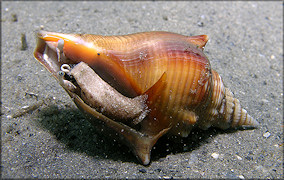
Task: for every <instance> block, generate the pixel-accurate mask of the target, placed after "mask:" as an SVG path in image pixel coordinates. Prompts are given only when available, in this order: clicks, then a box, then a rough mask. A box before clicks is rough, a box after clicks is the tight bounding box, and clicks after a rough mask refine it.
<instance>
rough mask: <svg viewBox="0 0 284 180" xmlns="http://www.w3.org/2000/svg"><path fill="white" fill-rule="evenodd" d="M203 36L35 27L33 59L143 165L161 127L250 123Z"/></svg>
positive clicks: (176, 129) (180, 130) (177, 129)
mask: <svg viewBox="0 0 284 180" xmlns="http://www.w3.org/2000/svg"><path fill="white" fill-rule="evenodd" d="M207 40H208V38H207V36H206V35H200V36H183V35H179V34H175V33H170V32H144V33H137V34H130V35H124V36H100V35H90V34H63V33H54V32H45V31H40V32H39V33H38V45H37V47H36V49H35V51H34V56H35V58H36V59H37V60H38V61H39V62H41V63H42V64H43V65H44V66H45V67H46V68H47V70H48V71H49V72H50V73H52V74H53V76H54V77H55V78H56V79H57V80H58V81H59V82H60V84H61V85H62V87H63V88H64V89H65V90H66V91H67V92H68V94H69V95H70V96H71V98H72V99H73V100H74V102H75V103H76V105H77V106H78V107H79V108H80V109H81V110H82V111H84V112H85V113H87V114H89V115H91V116H92V117H94V118H93V120H92V122H102V123H103V124H104V125H105V126H106V127H109V128H110V129H112V130H113V131H115V132H116V133H117V134H119V135H120V138H121V139H122V140H124V142H125V143H126V144H127V145H128V146H129V147H130V148H131V149H132V150H133V152H134V154H135V155H136V156H137V158H138V159H139V160H140V161H141V162H142V163H143V164H144V165H147V164H149V163H150V152H151V149H152V147H153V146H154V144H155V143H156V142H157V140H158V139H159V138H160V137H161V136H163V135H164V134H166V133H169V134H173V135H180V136H182V137H187V136H188V134H189V133H190V131H191V130H192V128H193V127H199V128H201V129H208V128H209V127H211V126H214V127H219V128H222V129H227V128H230V127H256V126H257V125H258V122H257V121H256V120H254V119H253V118H252V117H251V116H250V115H249V114H248V113H247V111H246V110H244V109H242V108H241V106H240V102H239V100H238V99H236V98H234V97H233V94H232V92H231V91H230V90H229V89H228V88H225V86H224V84H223V81H222V79H221V77H220V76H219V74H218V73H217V72H216V71H214V70H212V69H211V67H210V63H209V61H208V59H207V57H206V56H205V55H204V53H203V48H204V46H205V44H206V43H207Z"/></svg>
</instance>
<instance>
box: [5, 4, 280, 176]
mask: <svg viewBox="0 0 284 180" xmlns="http://www.w3.org/2000/svg"><path fill="white" fill-rule="evenodd" d="M1 12H2V17H1V24H2V29H1V30H2V31H1V32H2V34H1V35H2V42H1V46H2V47H1V48H2V49H1V50H2V54H1V85H2V86H1V98H2V99H1V103H2V107H1V108H2V109H1V110H2V114H1V140H2V151H1V155H2V156H1V175H2V178H33V177H35V178H131V179H133V178H155V179H157V178H164V179H170V178H174V179H176V178H240V179H243V178H245V179H246V178H283V104H282V102H283V70H282V69H283V17H282V15H283V4H282V2H281V1H278V2H230V1H228V2H214V1H212V2H184V1H178V2H173V1H172V2H154V1H146V2H142V1H140V2H98V1H91V2H79V1H78V2H76V1H73V2H67V1H63V2H59V1H58V2H57V1H54V2H36V1H34V2H33V1H31V2H12V1H6V2H2V9H1ZM40 28H43V29H44V30H47V31H55V32H64V33H91V34H101V35H119V34H129V33H135V32H141V31H154V30H164V31H171V32H176V33H180V34H183V35H199V34H207V35H208V36H209V38H210V40H209V42H208V44H207V45H206V47H205V50H204V51H205V53H206V55H207V56H208V58H209V59H210V62H211V66H212V68H213V69H215V70H216V71H217V72H219V74H220V75H221V76H222V78H223V80H224V82H225V84H226V86H227V87H229V88H230V89H231V90H232V92H233V93H234V94H235V96H236V97H237V98H238V99H239V100H240V101H241V104H242V106H243V107H244V108H245V109H247V110H248V112H249V113H250V115H251V116H253V117H254V118H255V119H257V120H258V122H259V123H260V126H259V128H258V129H253V130H241V131H235V130H227V131H222V130H218V129H214V128H210V129H209V130H207V131H201V130H195V131H193V133H192V134H190V136H189V137H188V138H186V139H183V140H182V142H175V141H174V140H168V139H167V138H166V137H164V138H162V139H160V141H158V143H157V145H156V146H155V147H154V149H153V150H152V162H151V164H150V165H149V166H143V165H141V164H139V162H138V161H137V160H136V158H135V157H134V155H133V154H132V153H131V152H129V149H128V147H126V146H124V145H122V144H120V143H118V142H113V140H112V139H111V137H105V136H102V135H101V134H100V131H99V130H96V129H95V128H94V127H93V126H91V124H90V123H89V122H88V121H87V119H86V117H85V116H84V115H83V114H82V113H80V111H79V110H78V109H77V108H76V106H75V105H74V103H73V101H71V98H70V97H69V96H68V95H67V93H66V92H65V91H64V90H63V88H62V87H60V85H59V84H58V83H57V81H56V80H55V79H54V78H53V77H52V76H51V74H49V73H48V72H47V71H46V70H45V68H44V67H43V66H42V65H41V64H40V63H38V62H37V61H36V60H35V59H34V57H33V50H34V48H35V45H36V39H35V34H36V32H37V31H38V30H39V29H40ZM21 34H25V35H26V40H27V45H28V47H27V49H26V50H21V46H22V45H21ZM41 100H44V102H45V104H43V105H41V106H39V105H38V104H39V102H41ZM27 107H29V108H31V107H34V110H31V111H29V112H27V113H24V114H20V113H21V112H23V111H25V108H27ZM16 116H18V117H16ZM214 155H215V156H214Z"/></svg>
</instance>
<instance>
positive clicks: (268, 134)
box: [263, 132, 271, 138]
mask: <svg viewBox="0 0 284 180" xmlns="http://www.w3.org/2000/svg"><path fill="white" fill-rule="evenodd" d="M270 135H271V134H270V132H266V133H264V134H263V137H265V138H268V137H269V136H270Z"/></svg>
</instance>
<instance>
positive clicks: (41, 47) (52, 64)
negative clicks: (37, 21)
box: [34, 31, 63, 79]
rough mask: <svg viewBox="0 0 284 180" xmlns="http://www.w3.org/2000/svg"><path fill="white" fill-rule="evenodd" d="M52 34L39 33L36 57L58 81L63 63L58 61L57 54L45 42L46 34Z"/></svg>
mask: <svg viewBox="0 0 284 180" xmlns="http://www.w3.org/2000/svg"><path fill="white" fill-rule="evenodd" d="M50 33H51V32H47V31H39V32H38V33H37V46H36V48H35V51H34V57H35V59H36V60H37V61H39V62H40V63H41V64H42V65H43V66H44V67H45V68H46V69H47V70H48V71H49V72H50V73H51V74H52V75H53V76H54V77H55V78H56V79H57V73H58V72H59V71H60V67H61V65H62V64H63V63H61V62H59V61H58V60H57V59H58V57H57V54H56V52H54V51H53V50H52V49H51V48H50V47H49V46H48V45H47V43H46V41H45V40H43V38H44V37H45V36H46V34H50ZM51 34H52V33H51ZM52 57H53V58H52Z"/></svg>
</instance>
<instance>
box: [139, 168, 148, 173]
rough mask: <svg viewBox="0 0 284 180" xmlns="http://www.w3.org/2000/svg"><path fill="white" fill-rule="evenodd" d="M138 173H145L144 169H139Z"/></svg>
mask: <svg viewBox="0 0 284 180" xmlns="http://www.w3.org/2000/svg"><path fill="white" fill-rule="evenodd" d="M139 172H142V173H146V172H147V171H146V169H139Z"/></svg>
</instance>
